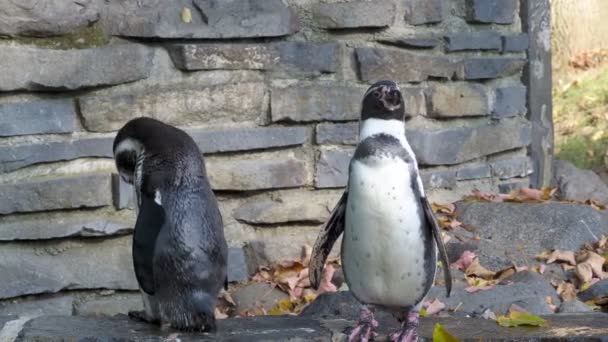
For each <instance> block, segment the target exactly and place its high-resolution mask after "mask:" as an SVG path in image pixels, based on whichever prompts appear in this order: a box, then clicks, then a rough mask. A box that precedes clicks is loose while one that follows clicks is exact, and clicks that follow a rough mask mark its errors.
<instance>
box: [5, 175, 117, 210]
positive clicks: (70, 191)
mask: <svg viewBox="0 0 608 342" xmlns="http://www.w3.org/2000/svg"><path fill="white" fill-rule="evenodd" d="M0 193H2V195H3V196H2V198H1V199H0V215H6V214H11V213H18V212H32V211H41V210H53V209H75V208H81V207H87V208H94V207H102V206H106V205H111V204H112V192H111V188H110V175H104V174H88V175H87V174H82V175H76V176H65V177H57V178H51V179H34V180H31V181H25V182H21V183H18V184H0Z"/></svg>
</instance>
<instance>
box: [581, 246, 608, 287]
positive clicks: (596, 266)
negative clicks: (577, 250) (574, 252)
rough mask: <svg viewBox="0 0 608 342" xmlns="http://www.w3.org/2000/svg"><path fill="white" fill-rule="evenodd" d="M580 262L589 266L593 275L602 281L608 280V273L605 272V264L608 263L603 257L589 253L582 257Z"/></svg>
mask: <svg viewBox="0 0 608 342" xmlns="http://www.w3.org/2000/svg"><path fill="white" fill-rule="evenodd" d="M580 260H581V262H582V263H583V264H589V268H591V271H592V272H593V275H595V276H597V277H598V278H600V279H606V278H608V273H607V272H604V270H603V267H604V264H605V263H606V259H605V258H604V257H602V256H601V255H599V254H597V253H595V252H591V251H587V252H585V253H584V254H583V255H582V256H581V258H580ZM585 281H587V280H585ZM585 281H583V282H585Z"/></svg>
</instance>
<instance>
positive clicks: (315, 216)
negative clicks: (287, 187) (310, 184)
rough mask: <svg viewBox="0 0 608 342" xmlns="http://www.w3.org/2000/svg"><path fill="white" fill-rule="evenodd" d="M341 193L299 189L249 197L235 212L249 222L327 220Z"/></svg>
mask: <svg viewBox="0 0 608 342" xmlns="http://www.w3.org/2000/svg"><path fill="white" fill-rule="evenodd" d="M339 196H340V195H339V194H336V193H328V192H320V191H314V192H313V191H298V192H289V193H282V194H275V195H273V196H272V197H271V198H268V197H267V196H265V195H262V196H255V197H253V198H250V199H248V200H247V202H245V203H244V204H243V205H241V206H240V207H239V208H237V210H236V211H235V212H234V218H235V219H237V220H239V221H243V222H246V223H250V224H277V223H287V222H309V223H324V222H325V221H326V220H327V219H328V218H329V214H330V213H331V210H332V208H333V207H334V206H335V204H336V203H337V202H338V199H339Z"/></svg>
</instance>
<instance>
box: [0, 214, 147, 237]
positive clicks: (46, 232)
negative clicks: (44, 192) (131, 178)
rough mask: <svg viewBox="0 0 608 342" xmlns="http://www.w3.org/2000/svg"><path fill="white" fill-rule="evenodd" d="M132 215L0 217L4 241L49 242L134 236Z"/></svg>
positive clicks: (30, 215) (0, 227)
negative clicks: (74, 238)
mask: <svg viewBox="0 0 608 342" xmlns="http://www.w3.org/2000/svg"><path fill="white" fill-rule="evenodd" d="M134 224H135V215H134V213H132V212H129V211H121V212H112V211H107V210H93V211H91V210H86V211H84V210H83V211H70V212H62V211H59V212H41V213H34V214H28V215H5V216H0V241H12V240H45V239H56V238H65V237H72V236H79V237H99V236H111V235H123V234H127V233H130V232H131V231H132V230H133V226H134Z"/></svg>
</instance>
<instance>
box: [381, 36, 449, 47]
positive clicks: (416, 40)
mask: <svg viewBox="0 0 608 342" xmlns="http://www.w3.org/2000/svg"><path fill="white" fill-rule="evenodd" d="M379 42H380V43H384V44H389V45H395V46H399V47H404V48H410V49H432V48H434V47H436V46H437V45H439V39H438V38H434V37H408V38H398V39H381V40H379Z"/></svg>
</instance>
